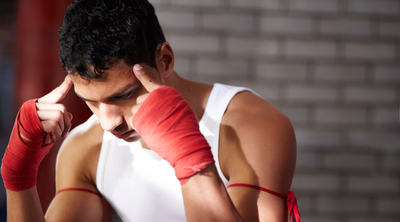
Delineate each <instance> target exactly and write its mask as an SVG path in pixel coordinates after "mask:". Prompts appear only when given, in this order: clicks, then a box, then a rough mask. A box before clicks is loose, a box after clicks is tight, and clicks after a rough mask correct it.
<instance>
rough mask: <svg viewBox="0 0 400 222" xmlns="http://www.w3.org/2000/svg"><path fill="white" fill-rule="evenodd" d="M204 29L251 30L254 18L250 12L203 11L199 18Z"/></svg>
mask: <svg viewBox="0 0 400 222" xmlns="http://www.w3.org/2000/svg"><path fill="white" fill-rule="evenodd" d="M201 24H202V27H203V28H205V29H214V30H215V29H216V30H230V31H237V32H251V31H254V29H255V24H254V18H253V16H252V15H251V14H248V13H246V14H238V13H224V12H212V13H205V14H204V15H203V17H202V19H201Z"/></svg>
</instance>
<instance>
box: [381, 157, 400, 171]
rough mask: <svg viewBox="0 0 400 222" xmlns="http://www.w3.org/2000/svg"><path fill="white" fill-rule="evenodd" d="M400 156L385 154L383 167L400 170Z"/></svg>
mask: <svg viewBox="0 0 400 222" xmlns="http://www.w3.org/2000/svg"><path fill="white" fill-rule="evenodd" d="M399 163H400V156H399V155H385V156H384V157H383V169H385V170H389V171H391V170H396V171H399V170H400V164H399Z"/></svg>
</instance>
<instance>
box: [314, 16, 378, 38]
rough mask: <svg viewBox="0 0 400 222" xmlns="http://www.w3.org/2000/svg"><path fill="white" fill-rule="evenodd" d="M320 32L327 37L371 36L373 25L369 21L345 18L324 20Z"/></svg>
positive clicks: (321, 22)
mask: <svg viewBox="0 0 400 222" xmlns="http://www.w3.org/2000/svg"><path fill="white" fill-rule="evenodd" d="M320 31H321V33H322V34H325V35H357V36H369V35H370V34H371V23H370V22H369V21H368V20H354V19H345V18H334V19H322V20H321V21H320Z"/></svg>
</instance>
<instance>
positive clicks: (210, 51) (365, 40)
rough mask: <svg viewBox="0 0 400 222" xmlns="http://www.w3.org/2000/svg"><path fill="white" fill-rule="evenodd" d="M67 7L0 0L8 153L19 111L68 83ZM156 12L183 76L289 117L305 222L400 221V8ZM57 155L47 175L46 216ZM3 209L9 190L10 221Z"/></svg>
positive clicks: (177, 1)
mask: <svg viewBox="0 0 400 222" xmlns="http://www.w3.org/2000/svg"><path fill="white" fill-rule="evenodd" d="M70 2H71V0H68V1H67V0H57V1H54V0H20V1H19V2H18V4H17V3H16V2H14V1H11V0H8V1H7V0H0V152H1V153H4V150H5V148H6V146H7V142H8V137H9V134H10V131H11V127H12V124H13V122H14V118H15V115H16V112H17V111H18V108H19V107H20V105H21V104H22V103H23V102H24V101H25V100H27V99H30V98H35V97H40V96H42V95H44V94H46V93H48V92H49V91H51V90H52V89H53V88H54V87H56V86H57V85H58V84H59V83H60V82H61V81H62V79H63V78H64V76H65V73H63V72H62V71H61V64H60V62H59V61H58V50H59V46H58V32H57V30H58V26H59V24H61V23H62V16H63V13H64V12H65V9H66V6H67V5H68V4H69V3H70ZM150 2H152V3H153V5H154V6H155V8H156V13H157V15H158V18H159V20H160V23H161V25H162V27H163V29H164V32H165V34H166V37H167V40H168V41H169V42H170V43H171V45H172V47H173V49H174V52H175V56H176V71H177V72H178V73H179V74H180V75H182V76H183V77H186V78H189V79H192V80H195V81H201V82H205V83H214V82H220V83H226V84H232V85H240V86H247V87H250V88H253V89H254V90H255V91H256V92H258V93H259V94H260V95H261V96H263V97H264V98H266V99H267V100H269V101H270V102H271V103H272V104H274V105H275V106H276V107H278V108H279V109H280V110H281V111H282V112H284V113H285V114H286V115H287V116H288V117H289V118H290V119H291V121H292V123H293V125H294V128H295V132H296V137H297V143H298V159H297V168H296V173H295V177H294V181H293V185H292V189H293V190H294V191H295V193H296V195H297V197H298V202H299V208H300V212H301V214H302V218H303V220H304V221H310V222H314V221H315V222H316V221H321V222H361V221H362V222H378V221H379V222H400V125H399V101H400V0H201V1H200V0H150ZM65 104H66V106H67V108H68V109H70V110H71V111H72V113H73V114H74V125H77V124H79V123H81V122H83V121H84V120H85V118H87V117H88V116H89V115H90V113H89V112H88V110H87V109H86V108H85V105H84V104H83V103H82V102H80V101H79V100H78V99H77V98H76V96H74V95H73V93H70V94H69V96H68V98H66V99H65ZM82 110H83V111H82ZM265 124H268V123H265ZM56 153H57V147H55V148H53V150H52V153H50V155H49V156H48V157H47V158H46V159H45V161H44V162H43V164H42V166H41V168H40V172H39V184H38V187H39V191H40V192H41V196H42V203H43V205H44V208H46V207H47V205H48V203H49V202H50V201H51V198H52V197H53V195H54V182H53V180H54V159H55V155H56ZM5 205H6V204H5V191H4V187H2V188H0V206H2V207H1V209H2V210H1V213H0V215H1V217H2V219H3V220H4V218H5V207H6V206H5ZM0 221H1V220H0Z"/></svg>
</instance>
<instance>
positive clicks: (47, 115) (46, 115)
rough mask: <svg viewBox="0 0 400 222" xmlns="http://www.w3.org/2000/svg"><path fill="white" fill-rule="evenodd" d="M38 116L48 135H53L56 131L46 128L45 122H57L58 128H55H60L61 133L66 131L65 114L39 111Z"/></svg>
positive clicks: (55, 111)
mask: <svg viewBox="0 0 400 222" xmlns="http://www.w3.org/2000/svg"><path fill="white" fill-rule="evenodd" d="M37 114H38V116H39V119H40V120H41V123H42V126H43V129H44V131H45V132H46V133H52V132H53V130H54V129H53V128H45V127H44V122H46V121H52V122H56V123H57V126H54V127H57V128H60V130H61V132H63V131H64V128H65V125H64V114H63V113H62V112H61V111H60V110H38V111H37ZM48 127H50V125H48Z"/></svg>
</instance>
